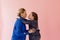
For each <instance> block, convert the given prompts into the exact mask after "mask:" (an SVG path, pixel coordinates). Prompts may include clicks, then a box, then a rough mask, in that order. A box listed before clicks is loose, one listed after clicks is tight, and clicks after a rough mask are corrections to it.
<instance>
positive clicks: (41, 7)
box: [0, 0, 60, 40]
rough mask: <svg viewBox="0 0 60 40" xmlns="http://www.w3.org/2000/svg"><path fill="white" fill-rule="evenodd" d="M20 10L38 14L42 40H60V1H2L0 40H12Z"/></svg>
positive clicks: (0, 4)
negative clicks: (23, 9)
mask: <svg viewBox="0 0 60 40" xmlns="http://www.w3.org/2000/svg"><path fill="white" fill-rule="evenodd" d="M19 8H25V9H26V10H27V14H28V15H29V13H30V12H31V11H35V12H37V13H38V16H39V28H40V30H41V31H40V32H41V36H42V37H41V40H60V0H0V40H11V35H12V31H13V25H14V22H15V19H16V17H17V13H18V9H19ZM27 40H28V38H27Z"/></svg>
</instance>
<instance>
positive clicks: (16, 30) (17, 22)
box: [14, 20, 24, 36]
mask: <svg viewBox="0 0 60 40" xmlns="http://www.w3.org/2000/svg"><path fill="white" fill-rule="evenodd" d="M19 21H20V20H19ZM19 21H16V23H15V25H14V26H15V27H16V28H15V35H17V36H24V32H21V26H22V25H21V23H20V22H19Z"/></svg>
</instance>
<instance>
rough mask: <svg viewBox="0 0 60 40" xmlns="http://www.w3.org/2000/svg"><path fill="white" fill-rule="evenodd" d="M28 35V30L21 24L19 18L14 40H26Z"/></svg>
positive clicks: (14, 31) (13, 36)
mask: <svg viewBox="0 0 60 40" xmlns="http://www.w3.org/2000/svg"><path fill="white" fill-rule="evenodd" d="M27 34H29V33H28V31H27V30H26V26H25V24H24V23H22V22H21V20H20V18H17V20H16V22H15V24H14V29H13V34H12V40H26V35H27Z"/></svg>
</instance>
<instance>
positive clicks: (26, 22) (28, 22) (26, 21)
mask: <svg viewBox="0 0 60 40" xmlns="http://www.w3.org/2000/svg"><path fill="white" fill-rule="evenodd" d="M20 20H21V21H22V22H23V23H24V24H30V22H31V20H27V19H24V18H22V17H20Z"/></svg>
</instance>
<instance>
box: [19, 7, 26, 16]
mask: <svg viewBox="0 0 60 40" xmlns="http://www.w3.org/2000/svg"><path fill="white" fill-rule="evenodd" d="M18 11H19V13H18V16H19V17H20V16H21V13H24V11H25V9H24V8H20V9H19V10H18Z"/></svg>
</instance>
